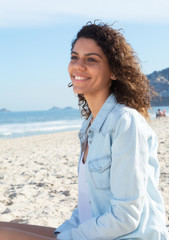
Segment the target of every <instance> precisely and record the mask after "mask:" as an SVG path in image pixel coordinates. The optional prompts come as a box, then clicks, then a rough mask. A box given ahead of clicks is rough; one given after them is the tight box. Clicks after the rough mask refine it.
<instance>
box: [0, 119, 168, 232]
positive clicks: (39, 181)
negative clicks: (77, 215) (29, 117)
mask: <svg viewBox="0 0 169 240" xmlns="http://www.w3.org/2000/svg"><path fill="white" fill-rule="evenodd" d="M150 125H151V126H152V128H153V129H154V131H155V132H156V133H157V135H158V138H159V149H158V158H159V162H160V168H161V171H160V173H161V174H160V183H159V189H160V191H161V194H162V196H163V199H164V203H165V209H166V225H167V227H168V229H169V117H166V118H161V119H154V120H153V121H151V122H150ZM77 133H78V131H71V132H63V133H55V134H48V135H41V136H31V137H23V138H16V139H1V140H0V221H13V222H18V223H28V224H36V225H44V226H51V227H57V226H58V225H60V224H61V223H62V222H63V221H64V220H66V219H67V218H69V217H70V215H71V212H72V211H73V209H74V208H75V207H76V205H77V188H78V185H77V184H78V182H77V163H78V156H79V141H78V136H77Z"/></svg>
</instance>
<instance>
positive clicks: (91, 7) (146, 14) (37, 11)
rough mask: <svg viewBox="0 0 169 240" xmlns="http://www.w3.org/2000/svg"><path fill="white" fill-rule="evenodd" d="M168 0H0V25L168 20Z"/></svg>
mask: <svg viewBox="0 0 169 240" xmlns="http://www.w3.org/2000/svg"><path fill="white" fill-rule="evenodd" d="M168 11H169V1H168V0H160V1H159V0H142V1H140V0H127V1H126V0H118V1H115V0H93V1H92V0H85V1H83V2H82V1H79V0H0V27H17V26H18V27H19V26H41V25H44V24H50V23H55V22H57V21H58V20H59V19H61V18H62V16H64V17H65V16H74V17H75V16H77V17H87V18H88V19H90V18H100V19H113V20H119V21H120V20H123V21H134V22H151V23H168V22H169V14H168Z"/></svg>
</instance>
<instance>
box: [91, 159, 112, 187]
mask: <svg viewBox="0 0 169 240" xmlns="http://www.w3.org/2000/svg"><path fill="white" fill-rule="evenodd" d="M88 167H89V173H90V176H91V179H92V181H93V184H94V185H95V187H96V188H97V189H100V190H105V189H109V188H110V167H111V155H106V156H103V157H101V158H97V159H93V160H90V161H89V163H88Z"/></svg>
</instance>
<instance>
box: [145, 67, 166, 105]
mask: <svg viewBox="0 0 169 240" xmlns="http://www.w3.org/2000/svg"><path fill="white" fill-rule="evenodd" d="M147 77H148V79H149V80H150V85H152V86H153V87H154V89H155V91H156V92H157V93H158V94H159V96H158V97H156V99H154V100H153V101H152V105H153V106H169V68H166V69H164V70H162V71H154V72H153V73H151V74H148V75H147Z"/></svg>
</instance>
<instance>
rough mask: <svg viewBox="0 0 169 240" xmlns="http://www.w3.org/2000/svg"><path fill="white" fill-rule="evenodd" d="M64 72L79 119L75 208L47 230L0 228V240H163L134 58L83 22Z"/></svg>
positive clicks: (105, 32)
mask: <svg viewBox="0 0 169 240" xmlns="http://www.w3.org/2000/svg"><path fill="white" fill-rule="evenodd" d="M68 70H69V74H70V78H71V81H72V86H73V90H74V92H75V93H76V94H77V95H78V100H79V106H80V108H81V115H82V116H85V119H84V122H83V123H82V127H81V129H80V132H79V139H80V146H81V151H80V157H79V165H78V170H79V176H78V177H79V181H78V206H77V208H76V209H75V210H74V211H73V213H72V216H71V218H70V219H69V220H67V221H65V222H64V223H63V224H62V225H61V226H59V227H58V228H57V229H55V230H54V229H53V228H45V227H36V226H28V225H27V226H26V225H15V224H11V223H0V240H2V239H3V240H15V239H17V240H21V239H22V240H28V239H29V240H42V239H46V240H50V239H54V238H57V239H60V240H113V239H119V240H122V239H123V240H124V239H132V240H134V239H140V240H150V239H152V240H162V239H163V240H168V239H169V236H168V233H167V230H166V226H165V212H164V205H163V200H162V197H161V194H160V192H159V191H158V181H159V164H158V159H157V148H158V140H157V137H156V135H155V133H154V132H153V130H152V129H151V128H150V126H149V125H148V124H147V122H146V118H148V109H149V107H150V99H151V97H152V95H153V94H154V92H153V90H152V89H151V88H150V86H149V81H148V79H147V78H146V76H145V75H144V74H143V73H142V72H141V68H140V64H139V61H138V59H137V57H136V56H135V53H134V52H133V50H132V48H131V47H130V45H129V44H128V43H127V42H126V40H125V39H124V37H123V35H122V34H121V33H120V32H119V31H118V30H115V29H113V28H112V27H110V26H108V25H107V24H103V23H100V24H95V23H94V24H93V23H89V24H87V25H86V26H83V27H82V29H81V30H80V31H79V32H78V34H77V37H76V39H75V40H74V41H73V44H72V49H71V60H70V64H69V67H68ZM69 86H70V85H69Z"/></svg>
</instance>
